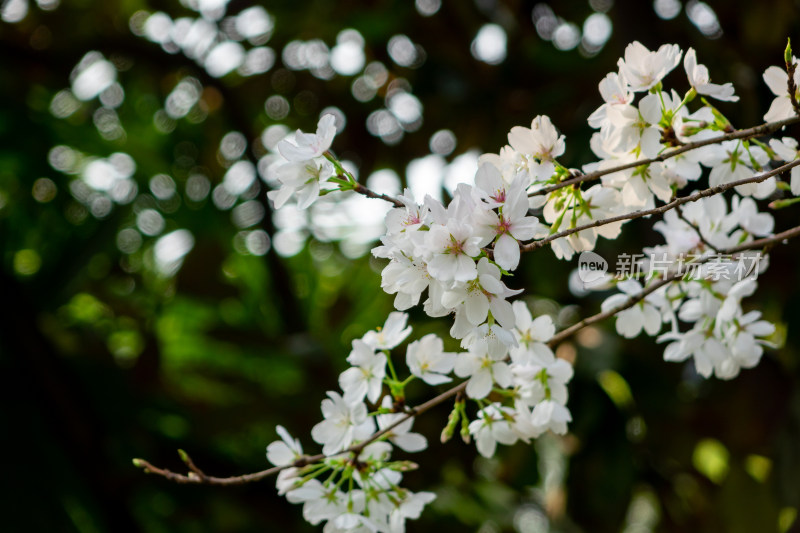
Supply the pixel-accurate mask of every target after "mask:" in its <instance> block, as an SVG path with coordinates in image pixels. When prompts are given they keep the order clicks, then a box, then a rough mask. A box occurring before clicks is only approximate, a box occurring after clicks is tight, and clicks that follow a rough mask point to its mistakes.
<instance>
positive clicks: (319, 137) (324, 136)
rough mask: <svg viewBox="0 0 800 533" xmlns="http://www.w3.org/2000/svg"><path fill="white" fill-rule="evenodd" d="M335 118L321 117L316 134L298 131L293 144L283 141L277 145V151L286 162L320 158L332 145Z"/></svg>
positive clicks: (334, 133)
mask: <svg viewBox="0 0 800 533" xmlns="http://www.w3.org/2000/svg"><path fill="white" fill-rule="evenodd" d="M335 123H336V117H334V116H333V115H331V114H326V115H323V116H322V118H320V119H319V123H318V124H317V132H316V133H303V132H302V131H300V130H297V132H296V133H295V135H294V143H292V142H290V141H288V140H283V141H281V142H279V143H278V151H279V152H280V153H281V155H282V156H283V157H285V158H286V159H287V160H288V161H294V162H300V161H308V160H309V159H314V158H316V157H320V156H322V154H324V153H325V152H327V151H328V149H329V148H330V147H331V144H332V143H333V137H334V136H335V135H336V124H335Z"/></svg>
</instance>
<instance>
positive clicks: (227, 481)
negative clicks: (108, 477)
mask: <svg viewBox="0 0 800 533" xmlns="http://www.w3.org/2000/svg"><path fill="white" fill-rule="evenodd" d="M466 388H467V382H466V381H464V382H462V383H460V384H458V385H456V386H455V387H452V388H450V389H447V390H446V391H444V392H443V393H441V394H439V395H438V396H436V397H434V398H431V399H430V400H428V401H427V402H425V403H422V404H420V405H418V406H416V407H412V408H411V409H409V412H408V413H406V414H405V415H404V416H403V417H401V418H398V419H397V420H396V421H395V422H393V423H391V424H389V425H388V426H386V427H385V428H383V429H382V430H380V431H377V432H375V433H373V434H372V435H371V436H369V437H368V438H367V439H365V440H363V441H361V442H359V443H358V444H355V445H353V446H350V447H349V448H347V449H345V450H342V451H341V452H338V453H335V454H332V455H329V456H326V455H323V454H317V455H309V456H304V457H301V458H300V459H298V460H297V461H295V462H294V463H291V464H288V465H285V466H274V467H272V468H268V469H266V470H262V471H261V472H254V473H252V474H244V475H241V476H232V477H215V476H209V475H207V474H205V473H204V472H203V471H202V470H200V469H199V468H197V467H196V466H195V465H194V463H193V462H192V460H191V458H190V457H189V455H188V454H187V453H186V452H184V451H183V450H180V451H179V453H180V455H181V459H182V460H183V462H184V463H186V464H187V466H189V468H190V469H191V470H192V471H191V472H189V473H188V474H186V475H184V474H178V473H175V472H172V471H171V470H167V469H165V468H158V467H156V466H153V465H152V464H151V463H150V462H149V461H145V460H144V459H134V460H133V464H134V465H135V466H136V467H138V468H141V469H143V470H144V472H145V473H146V474H156V475H159V476H161V477H164V478H166V479H168V480H170V481H174V482H176V483H191V484H195V485H243V484H245V483H252V482H254V481H261V480H262V479H264V478H267V477H270V476H273V475H275V474H278V473H279V472H280V471H281V470H285V469H287V468H292V467H303V466H306V465H310V464H313V463H318V462H320V461H323V460H325V459H331V458H334V457H339V456H342V455H346V454H350V453H352V454H355V455H356V456H357V455H358V454H359V453H361V451H362V450H363V449H364V447H365V446H366V445H367V444H369V443H371V442H375V441H376V440H378V439H380V438H381V437H384V436H386V435H388V434H389V433H391V431H392V430H393V429H395V428H396V427H397V426H399V425H400V424H402V423H403V422H405V421H406V420H408V419H409V418H413V417H415V416H418V415H421V414H422V413H424V412H426V411H428V410H430V409H432V408H434V407H436V406H437V405H439V404H441V403H444V402H445V401H447V400H448V399H449V398H452V397H453V396H456V395H457V394H458V393H459V392H461V391H463V390H464V389H466Z"/></svg>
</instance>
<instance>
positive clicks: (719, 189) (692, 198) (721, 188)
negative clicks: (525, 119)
mask: <svg viewBox="0 0 800 533" xmlns="http://www.w3.org/2000/svg"><path fill="white" fill-rule="evenodd" d="M798 165H800V159H795V160H794V161H790V162H789V163H786V164H785V165H781V166H779V167H778V168H775V169H773V170H770V171H769V172H766V173H764V174H758V175H755V176H751V177H749V178H744V179H740V180H736V181H732V182H730V183H724V184H721V185H717V186H715V187H709V188H708V189H703V190H702V191H696V192H694V193H692V194H690V195H688V196H682V197H681V198H676V199H675V200H673V201H671V202H669V203H666V204H664V205H662V206H660V207H655V208H653V209H645V210H643V211H634V212H633V213H628V214H626V215H617V216H614V217H609V218H604V219H601V220H595V221H594V222H590V223H588V224H584V225H582V226H575V227H574V228H569V229H565V230H564V231H560V232H558V233H554V234H552V235H548V236H547V237H545V238H544V239H541V240H538V241H533V242H530V243H528V244H523V245H521V246H520V250H521V251H523V252H530V251H532V250H536V249H537V248H541V247H542V246H544V245H545V244H548V243H550V242H552V241H554V240H556V239H560V238H562V237H566V236H568V235H572V234H573V233H578V232H579V231H584V230H587V229H592V228H597V227H600V226H605V225H606V224H611V223H613V222H620V221H623V220H634V219H637V218H641V217H646V216H648V215H657V214H661V213H666V212H667V211H669V210H670V209H674V208H676V207H678V206H679V205H683V204H687V203H689V202H696V201H697V200H699V199H701V198H706V197H708V196H714V195H717V194H720V193H723V192H725V191H728V190H730V189H733V188H736V187H739V186H741V185H747V184H750V183H760V182H762V181H765V180H768V179H769V178H771V177H773V176H777V175H779V174H782V173H784V172H786V171H787V170H789V169H791V168H794V167H796V166H798ZM698 233H699V232H698ZM701 238H702V236H701Z"/></svg>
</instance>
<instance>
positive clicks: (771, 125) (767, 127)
mask: <svg viewBox="0 0 800 533" xmlns="http://www.w3.org/2000/svg"><path fill="white" fill-rule="evenodd" d="M798 122H800V116H796V117H791V118H787V119H784V120H778V121H775V122H767V123H766V124H762V125H760V126H755V127H752V128H747V129H744V130H736V131H733V132H731V133H725V134H723V135H718V136H716V137H711V138H709V139H703V140H702V141H695V142H690V143H686V144H684V145H683V146H680V147H678V148H675V149H674V150H669V151H668V152H664V153H662V154H660V155H657V156H656V157H652V158H648V159H639V160H637V161H632V162H630V163H625V164H623V165H619V166H616V167H611V168H606V169H603V170H595V171H594V172H589V173H588V174H583V175H580V176H576V177H574V178H570V179H568V180H564V181H562V182H561V183H557V184H555V185H551V186H549V187H543V188H541V189H539V190H538V191H534V192H531V193H529V194H528V196H539V195H542V194H549V193H551V192H553V191H557V190H559V189H563V188H564V187H569V186H570V185H577V184H578V183H583V182H585V181H593V180H596V179H598V178H601V177H603V176H606V175H608V174H613V173H615V172H620V171H622V170H628V169H629V168H636V167H639V166H642V165H649V164H652V163H660V162H662V161H665V160H667V159H670V158H672V157H675V156H677V155H680V154H682V153H684V152H688V151H690V150H695V149H697V148H701V147H703V146H708V145H711V144H718V143H721V142H724V141H730V140H735V139H750V138H752V137H759V136H761V135H769V134H770V133H774V132H776V131H778V130H779V129H781V128H783V127H784V126H790V125H792V124H797V123H798Z"/></svg>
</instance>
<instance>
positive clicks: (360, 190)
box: [353, 183, 405, 207]
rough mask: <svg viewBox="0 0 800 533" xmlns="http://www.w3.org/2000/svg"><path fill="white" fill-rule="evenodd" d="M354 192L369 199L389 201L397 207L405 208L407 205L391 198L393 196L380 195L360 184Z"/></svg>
mask: <svg viewBox="0 0 800 533" xmlns="http://www.w3.org/2000/svg"><path fill="white" fill-rule="evenodd" d="M353 190H354V191H355V192H357V193H358V194H363V195H364V196H366V197H367V198H376V199H378V200H385V201H387V202H389V203H392V204H394V205H395V207H405V204H403V202H401V201H400V200H398V199H397V198H393V197H391V196H389V195H387V194H378V193H376V192H375V191H373V190H372V189H369V188H367V187H366V186H364V185H361V184H360V183H357V184H356V185H355V186H354V187H353Z"/></svg>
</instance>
